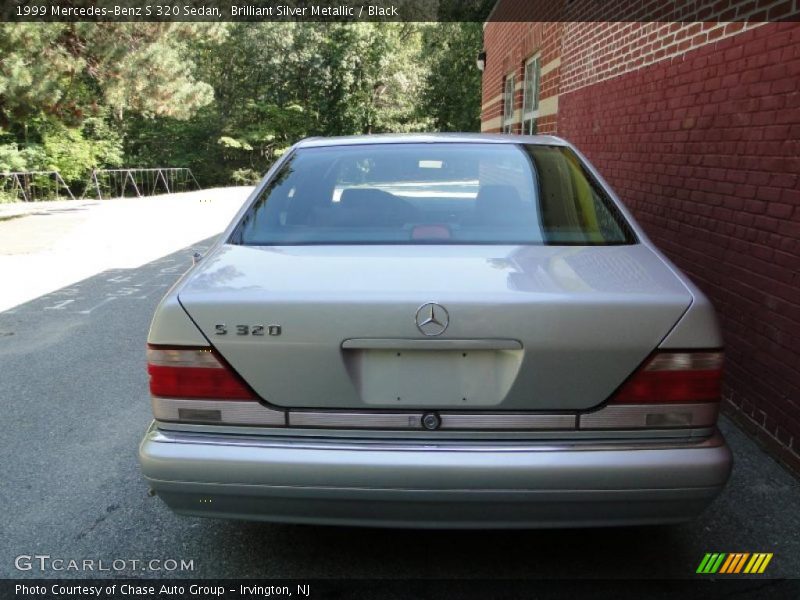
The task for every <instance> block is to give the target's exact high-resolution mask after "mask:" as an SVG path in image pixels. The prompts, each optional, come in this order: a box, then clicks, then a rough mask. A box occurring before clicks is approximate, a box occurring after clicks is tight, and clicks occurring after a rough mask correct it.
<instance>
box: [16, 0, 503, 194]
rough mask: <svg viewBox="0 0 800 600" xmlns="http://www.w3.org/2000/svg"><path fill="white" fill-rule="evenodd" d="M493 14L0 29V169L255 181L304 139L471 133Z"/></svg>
mask: <svg viewBox="0 0 800 600" xmlns="http://www.w3.org/2000/svg"><path fill="white" fill-rule="evenodd" d="M491 4H492V2H490V1H489V0H464V1H463V2H462V1H459V2H457V1H456V0H441V1H440V2H439V3H438V4H436V5H431V6H432V7H433V6H436V7H437V8H432V9H431V10H433V11H437V10H438V12H439V13H440V16H445V17H447V18H453V17H454V16H456V17H459V16H461V18H469V19H473V20H474V19H478V20H477V21H475V22H465V23H458V22H449V23H365V22H359V23H335V22H329V23H328V22H325V23H310V22H274V23H271V22H259V23H229V24H221V25H216V24H213V25H212V24H208V23H24V24H23V23H16V24H13V25H0V170H10V169H13V170H30V169H57V170H59V171H60V172H61V174H62V176H63V177H64V178H65V180H67V181H68V182H69V183H70V184H71V185H72V186H73V187H74V188H78V187H79V184H82V183H83V182H85V180H86V177H87V174H88V171H89V170H90V169H92V168H96V167H110V166H123V165H124V166H130V167H147V166H170V167H190V168H192V170H193V172H194V174H195V176H196V177H197V179H198V181H199V182H200V183H201V185H204V186H207V185H221V184H229V183H251V182H253V181H255V180H257V179H258V178H259V176H260V174H261V173H263V172H265V171H266V169H267V168H268V167H269V165H270V164H271V163H272V162H273V161H274V160H275V159H276V158H277V157H279V156H280V155H282V154H283V153H284V152H286V150H287V149H288V148H289V147H290V146H291V144H293V143H294V142H296V141H297V140H299V139H301V138H303V137H307V136H319V135H321V136H328V135H348V134H361V133H380V132H407V131H420V130H423V131H425V130H431V129H441V130H476V129H477V128H478V126H479V111H480V73H479V72H478V71H477V69H476V68H475V65H474V61H475V56H476V54H477V53H478V52H479V51H480V48H481V45H482V29H481V24H480V22H479V21H480V19H482V18H484V17H485V16H486V14H487V13H488V10H489V8H490V7H491ZM464 15H466V16H464ZM81 189H82V188H81Z"/></svg>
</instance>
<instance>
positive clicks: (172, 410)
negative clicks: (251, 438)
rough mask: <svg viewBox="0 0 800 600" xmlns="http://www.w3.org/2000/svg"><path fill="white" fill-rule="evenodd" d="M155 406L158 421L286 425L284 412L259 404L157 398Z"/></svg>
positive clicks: (154, 400)
mask: <svg viewBox="0 0 800 600" xmlns="http://www.w3.org/2000/svg"><path fill="white" fill-rule="evenodd" d="M152 403H153V415H154V416H155V418H156V420H158V421H171V422H184V423H209V424H214V425H261V426H264V425H269V426H274V427H282V426H284V425H285V424H286V416H285V413H284V412H283V411H279V410H273V409H271V408H268V407H266V406H263V405H262V404H260V403H258V402H247V401H245V402H241V401H236V400H187V399H185V398H157V397H154V398H152ZM187 417H189V418H187Z"/></svg>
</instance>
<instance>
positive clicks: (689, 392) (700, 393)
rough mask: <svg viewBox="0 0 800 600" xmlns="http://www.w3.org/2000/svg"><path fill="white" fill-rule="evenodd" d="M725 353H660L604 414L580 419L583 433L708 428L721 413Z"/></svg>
mask: <svg viewBox="0 0 800 600" xmlns="http://www.w3.org/2000/svg"><path fill="white" fill-rule="evenodd" d="M722 357H723V354H722V352H720V351H716V350H714V351H697V352H692V351H682V352H657V353H655V354H653V355H652V356H651V357H650V358H649V359H648V360H647V361H645V363H644V364H643V365H642V366H641V367H639V368H638V369H637V370H636V371H635V372H634V373H633V374H632V375H631V376H630V377H629V378H628V380H627V381H626V382H625V383H623V384H622V385H621V386H620V388H619V389H618V390H617V391H616V392H615V393H614V394H613V395H612V396H611V398H609V400H608V402H607V403H606V404H605V406H604V407H603V408H601V409H600V410H596V411H593V412H589V413H584V414H582V415H580V424H579V427H580V428H581V429H640V428H648V429H650V428H655V429H658V428H673V427H707V426H711V425H714V423H716V420H717V415H718V413H719V400H720V384H721V379H722Z"/></svg>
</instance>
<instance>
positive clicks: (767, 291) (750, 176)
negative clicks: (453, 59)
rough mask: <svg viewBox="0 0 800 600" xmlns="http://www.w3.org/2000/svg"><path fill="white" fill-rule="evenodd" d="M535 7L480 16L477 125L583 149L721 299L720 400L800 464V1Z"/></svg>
mask: <svg viewBox="0 0 800 600" xmlns="http://www.w3.org/2000/svg"><path fill="white" fill-rule="evenodd" d="M537 4H538V5H542V3H540V2H536V1H531V2H515V1H514V0H500V1H499V2H498V3H497V5H496V6H495V8H494V10H493V13H492V15H490V17H489V20H488V22H487V23H486V24H485V27H484V49H485V52H486V66H485V70H484V73H483V100H482V116H481V121H482V130H483V131H489V132H500V131H506V132H510V133H521V132H538V133H553V134H556V135H560V136H562V137H564V138H566V139H568V140H570V141H571V142H573V143H574V144H576V145H577V146H578V148H580V149H581V150H582V151H583V152H584V153H585V154H587V156H588V157H589V158H590V159H591V160H592V162H593V163H594V164H595V165H596V166H597V167H598V168H599V170H600V171H601V172H602V173H603V175H604V176H605V177H606V179H608V181H609V182H610V184H611V185H612V186H613V187H614V188H615V190H616V191H617V193H618V194H619V195H620V197H621V198H622V199H623V200H624V201H625V203H626V204H627V205H628V206H629V207H630V208H631V210H632V211H633V212H634V214H635V215H636V218H637V219H638V221H639V222H640V223H641V225H642V226H643V227H644V229H645V230H646V231H647V233H648V234H649V235H650V237H651V238H652V239H653V240H654V242H655V243H656V244H657V245H658V246H659V247H660V248H661V249H662V250H664V251H665V252H666V253H667V254H668V255H669V256H670V258H671V259H672V260H673V261H674V262H675V263H676V264H677V265H678V266H679V267H680V268H681V269H683V270H684V271H685V272H686V273H688V274H689V275H690V276H691V277H692V278H693V279H694V281H695V282H696V283H697V284H698V285H699V286H700V287H701V288H702V289H703V290H704V291H705V292H706V293H707V294H708V296H709V297H710V298H711V299H712V301H713V302H714V304H715V305H716V307H717V310H718V313H719V316H720V321H721V324H722V327H723V332H724V335H725V339H726V351H727V354H726V372H725V388H724V410H725V411H726V412H727V414H729V415H730V416H732V417H733V418H734V419H735V420H736V421H738V422H739V423H740V424H741V425H742V426H743V427H744V428H745V429H746V430H747V431H749V432H750V433H751V434H752V435H754V436H755V437H757V438H758V439H759V440H760V441H762V442H763V443H764V444H765V445H766V446H767V447H768V448H769V449H770V450H771V451H772V452H773V454H774V455H776V456H777V457H778V458H780V459H781V460H782V461H783V462H784V463H785V464H787V465H789V466H790V467H791V468H793V469H795V470H796V471H800V23H799V22H797V20H798V12H800V2H798V0H715V1H713V2H703V1H702V0H699V1H698V0H676V2H672V3H664V2H655V3H653V2H650V7H653V6H656V7H658V10H659V11H660V12H659V13H658V14H650V13H647V10H649V9H648V8H647V6H646V5H647V4H648V3H647V2H641V1H640V2H637V3H633V4H635V6H637V7H642V6H643V5H644V8H642V9H641V10H643V11H644V12H640V13H637V14H635V15H632V14H630V13H627V14H626V12H625V8H624V7H623V8H619V6H620V5H621V4H624V2H622V3H620V2H617V3H596V2H595V3H591V2H582V0H576V1H574V2H572V1H570V0H562V1H561V2H560V3H559V0H552V1H551V2H550V3H548V4H547V6H549V7H550V10H551V11H552V9H553V6H555V7H556V9H558V10H560V11H561V12H560V13H558V14H557V15H556V18H554V17H553V15H552V13H551V15H550V16H546V17H544V18H542V17H540V16H539V17H537V15H536V14H535V12H536V9H535V6H536V5H537ZM604 5H605V11H604V12H600V11H602V10H604V9H603V6H604ZM609 6H615V7H617V8H616V10H618V12H616V13H614V14H610V13H609V12H608V7H609ZM664 6H669V7H671V11H668V14H665V12H664V10H663V7H664ZM598 7H600V8H598ZM584 9H587V10H584ZM588 9H593V10H594V11H595V14H590V12H589V10H588ZM581 11H583V12H581ZM654 11H655V9H653V11H651V12H653V13H654Z"/></svg>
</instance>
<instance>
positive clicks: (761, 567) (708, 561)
mask: <svg viewBox="0 0 800 600" xmlns="http://www.w3.org/2000/svg"><path fill="white" fill-rule="evenodd" d="M772 556H773V554H772V552H768V553H767V552H755V553H753V554H751V553H749V552H731V553H725V552H707V553H706V555H705V556H704V557H703V560H701V561H700V566H698V567H697V571H696V573H700V574H702V575H710V574H720V575H738V574H739V573H747V574H750V575H754V574H760V573H763V572H764V571H765V570H766V568H767V565H768V564H769V561H771V560H772Z"/></svg>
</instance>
